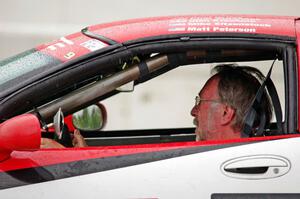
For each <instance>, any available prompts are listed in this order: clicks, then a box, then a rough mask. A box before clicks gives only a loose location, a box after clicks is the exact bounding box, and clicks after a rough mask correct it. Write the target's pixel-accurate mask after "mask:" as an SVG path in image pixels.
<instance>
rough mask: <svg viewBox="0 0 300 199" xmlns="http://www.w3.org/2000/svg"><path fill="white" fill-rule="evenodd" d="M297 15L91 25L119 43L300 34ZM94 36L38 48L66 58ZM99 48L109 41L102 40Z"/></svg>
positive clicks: (81, 51)
mask: <svg viewBox="0 0 300 199" xmlns="http://www.w3.org/2000/svg"><path fill="white" fill-rule="evenodd" d="M295 20H296V17H275V16H256V15H240V16H237V15H219V16H218V15H189V16H170V17H157V18H145V19H133V20H127V21H121V22H115V23H107V24H100V25H94V26H90V27H88V28H89V31H91V32H93V33H96V34H98V35H101V36H104V37H107V38H109V39H112V40H114V41H117V42H119V43H124V42H128V41H132V40H138V39H143V38H150V37H156V36H167V35H175V34H220V33H221V34H232V33H233V34H234V33H239V34H251V35H257V34H265V35H273V36H287V37H296V33H295ZM89 40H91V38H89V37H87V36H85V35H84V34H82V33H81V32H78V33H74V34H71V35H69V36H66V37H64V38H62V39H60V40H56V41H54V42H51V43H48V44H44V45H41V46H38V47H37V49H38V50H39V51H41V52H44V53H46V54H48V55H51V56H53V57H56V58H58V59H59V60H61V61H63V62H66V61H68V60H71V59H74V58H78V57H80V56H83V55H85V54H87V53H89V52H90V50H89V49H88V48H86V47H84V43H85V42H87V41H89ZM98 45H99V46H98V48H104V47H106V46H108V44H106V43H104V42H100V41H98Z"/></svg>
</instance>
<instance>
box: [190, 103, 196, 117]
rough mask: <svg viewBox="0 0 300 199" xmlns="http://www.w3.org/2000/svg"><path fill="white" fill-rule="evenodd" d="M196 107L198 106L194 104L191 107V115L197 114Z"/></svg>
mask: <svg viewBox="0 0 300 199" xmlns="http://www.w3.org/2000/svg"><path fill="white" fill-rule="evenodd" d="M197 107H198V106H196V105H195V106H194V107H193V108H192V110H191V115H192V116H193V117H196V115H197V112H198V111H197Z"/></svg>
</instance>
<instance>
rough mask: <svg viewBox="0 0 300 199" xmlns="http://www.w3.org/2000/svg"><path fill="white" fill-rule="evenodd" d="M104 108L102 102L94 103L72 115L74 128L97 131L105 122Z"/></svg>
mask: <svg viewBox="0 0 300 199" xmlns="http://www.w3.org/2000/svg"><path fill="white" fill-rule="evenodd" d="M106 117H107V115H106V109H105V107H104V105H102V104H100V103H99V104H94V105H91V106H89V107H87V108H84V109H82V110H80V111H78V112H76V113H74V114H73V115H72V121H73V125H74V127H75V128H77V129H79V130H84V131H97V130H100V129H102V128H103V127H104V126H105V124H106Z"/></svg>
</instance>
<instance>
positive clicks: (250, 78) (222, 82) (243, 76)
mask: <svg viewBox="0 0 300 199" xmlns="http://www.w3.org/2000/svg"><path fill="white" fill-rule="evenodd" d="M212 72H213V73H214V76H213V77H218V78H219V84H218V92H219V96H220V99H221V101H222V103H224V104H227V105H229V106H230V107H231V108H233V109H234V110H235V111H236V115H235V119H234V123H233V126H232V127H233V128H234V129H235V130H239V131H241V130H242V128H243V126H244V120H245V117H246V114H247V112H248V110H249V108H250V106H251V104H252V102H253V100H254V98H255V96H256V93H257V91H258V89H259V88H260V86H261V82H263V81H264V80H265V76H264V75H263V74H262V73H261V72H260V71H259V70H258V69H256V68H253V67H251V66H238V65H234V64H222V65H218V66H216V67H214V68H213V70H212ZM262 113H264V114H265V116H266V121H267V125H268V124H269V123H270V121H271V119H272V105H271V100H270V97H269V94H268V93H267V91H266V90H265V92H264V93H263V97H262V102H261V107H260V109H259V111H258V114H257V116H256V118H255V121H254V125H255V126H258V125H259V121H260V115H261V114H262Z"/></svg>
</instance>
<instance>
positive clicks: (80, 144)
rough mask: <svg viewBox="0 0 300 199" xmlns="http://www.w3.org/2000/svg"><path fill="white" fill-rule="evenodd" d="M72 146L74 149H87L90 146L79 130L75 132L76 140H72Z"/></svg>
mask: <svg viewBox="0 0 300 199" xmlns="http://www.w3.org/2000/svg"><path fill="white" fill-rule="evenodd" d="M72 144H73V146H74V147H87V146H88V145H87V144H86V142H85V140H84V138H83V137H82V135H81V134H80V132H79V130H78V129H75V130H74V138H73V140H72Z"/></svg>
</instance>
